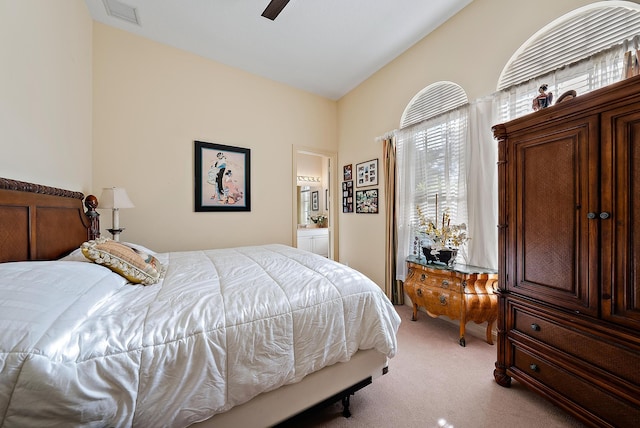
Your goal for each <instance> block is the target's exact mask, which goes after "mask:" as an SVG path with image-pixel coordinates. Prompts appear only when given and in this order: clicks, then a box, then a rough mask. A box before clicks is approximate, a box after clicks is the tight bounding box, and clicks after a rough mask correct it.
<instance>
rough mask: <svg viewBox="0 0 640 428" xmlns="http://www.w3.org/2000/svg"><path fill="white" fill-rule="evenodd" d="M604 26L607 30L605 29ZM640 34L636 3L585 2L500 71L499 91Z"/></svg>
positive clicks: (526, 45) (538, 35)
mask: <svg viewBox="0 0 640 428" xmlns="http://www.w3.org/2000/svg"><path fill="white" fill-rule="evenodd" d="M604 29H606V31H605V30H604ZM636 35H640V10H638V7H637V5H633V4H629V5H624V4H619V2H616V3H615V4H611V5H610V4H603V3H602V2H600V3H598V4H596V5H588V6H585V7H583V8H580V9H577V10H576V11H575V12H574V13H569V14H567V15H565V16H564V17H563V18H561V19H560V20H557V21H554V22H553V23H552V24H550V25H548V26H546V27H545V28H543V29H541V30H540V31H538V32H537V33H536V34H535V35H533V36H532V37H531V38H530V39H529V40H528V41H527V42H525V43H524V44H523V45H522V46H521V47H520V49H519V50H518V52H516V54H515V55H514V56H513V57H512V58H511V60H510V61H509V62H508V63H507V65H506V66H505V68H504V69H503V71H502V75H501V76H500V79H499V81H498V90H503V89H505V88H508V87H511V86H514V85H517V84H520V83H523V82H525V81H527V80H529V79H531V78H533V77H537V76H542V75H545V74H547V73H550V72H552V71H554V70H557V69H559V68H562V67H565V66H567V65H570V64H573V63H576V62H577V61H580V60H582V59H584V58H588V57H589V56H591V55H594V54H596V53H598V52H601V51H604V50H607V49H609V48H611V47H612V46H615V45H620V44H622V43H623V42H624V41H625V40H626V41H631V40H632V39H633V37H634V36H636Z"/></svg>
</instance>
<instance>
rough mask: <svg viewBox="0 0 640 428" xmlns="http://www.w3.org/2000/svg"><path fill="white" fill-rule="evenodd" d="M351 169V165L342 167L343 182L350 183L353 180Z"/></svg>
mask: <svg viewBox="0 0 640 428" xmlns="http://www.w3.org/2000/svg"><path fill="white" fill-rule="evenodd" d="M352 172H353V171H352V167H351V164H349V165H345V166H343V167H342V175H343V180H344V181H350V180H353V174H352Z"/></svg>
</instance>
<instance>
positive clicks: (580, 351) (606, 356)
mask: <svg viewBox="0 0 640 428" xmlns="http://www.w3.org/2000/svg"><path fill="white" fill-rule="evenodd" d="M513 314H514V317H513V319H514V325H513V329H514V330H516V331H518V332H520V333H522V334H524V335H526V336H528V337H530V338H533V339H535V340H539V341H541V342H544V343H546V344H548V345H551V346H553V347H555V348H557V349H559V350H561V351H563V352H565V353H568V354H571V355H573V356H575V357H577V358H578V359H580V360H582V361H584V362H587V363H590V364H592V365H594V366H597V367H599V368H600V369H602V370H605V371H607V372H609V373H612V374H615V375H617V376H619V377H621V378H623V379H625V380H626V381H628V382H631V383H634V384H636V385H639V386H640V370H638V368H639V367H640V354H638V353H637V352H633V351H631V350H629V349H628V348H624V347H622V346H619V345H617V344H616V342H615V341H613V340H612V339H609V338H606V337H603V336H595V335H594V334H588V333H586V332H583V331H581V330H579V329H578V328H577V327H576V328H569V327H568V326H567V325H566V324H565V325H560V324H558V323H556V322H554V321H552V320H550V319H547V318H545V317H543V316H541V315H538V314H535V313H532V312H529V311H527V310H526V309H524V308H519V307H514V308H513ZM565 323H566V321H565Z"/></svg>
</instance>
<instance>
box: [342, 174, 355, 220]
mask: <svg viewBox="0 0 640 428" xmlns="http://www.w3.org/2000/svg"><path fill="white" fill-rule="evenodd" d="M342 212H343V213H352V212H353V180H350V181H344V182H343V183H342Z"/></svg>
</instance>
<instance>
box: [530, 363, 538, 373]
mask: <svg viewBox="0 0 640 428" xmlns="http://www.w3.org/2000/svg"><path fill="white" fill-rule="evenodd" d="M529 368H530V369H531V370H533V371H534V372H539V371H540V367H538V365H537V364H533V363H531V364H530V365H529Z"/></svg>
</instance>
